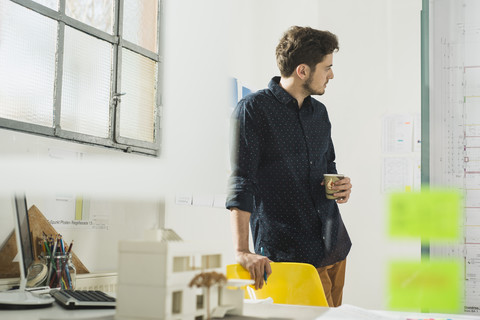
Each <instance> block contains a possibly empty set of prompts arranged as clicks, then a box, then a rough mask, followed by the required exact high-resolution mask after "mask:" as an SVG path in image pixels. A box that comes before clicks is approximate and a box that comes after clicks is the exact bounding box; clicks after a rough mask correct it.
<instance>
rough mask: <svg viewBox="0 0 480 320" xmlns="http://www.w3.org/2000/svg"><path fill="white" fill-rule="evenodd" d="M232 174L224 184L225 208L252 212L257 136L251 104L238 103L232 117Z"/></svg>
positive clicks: (256, 162) (258, 148) (259, 140)
mask: <svg viewBox="0 0 480 320" xmlns="http://www.w3.org/2000/svg"><path fill="white" fill-rule="evenodd" d="M231 127H232V133H231V138H232V140H231V153H230V161H231V166H232V174H231V176H230V178H229V182H228V196H227V201H226V207H227V209H230V208H234V207H236V208H238V209H240V210H243V211H248V212H252V211H253V209H254V202H255V194H256V191H257V180H256V176H257V170H258V166H259V162H260V146H261V134H260V126H259V119H258V116H257V115H256V114H255V110H253V108H252V105H251V104H250V103H248V102H247V101H245V100H241V101H240V102H239V103H238V105H237V107H236V108H235V111H234V112H233V115H232V126H231Z"/></svg>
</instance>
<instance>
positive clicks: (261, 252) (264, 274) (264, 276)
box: [260, 247, 267, 284]
mask: <svg viewBox="0 0 480 320" xmlns="http://www.w3.org/2000/svg"><path fill="white" fill-rule="evenodd" d="M260 254H261V255H262V256H265V254H264V253H263V247H261V248H260ZM263 280H265V284H267V271H264V272H263Z"/></svg>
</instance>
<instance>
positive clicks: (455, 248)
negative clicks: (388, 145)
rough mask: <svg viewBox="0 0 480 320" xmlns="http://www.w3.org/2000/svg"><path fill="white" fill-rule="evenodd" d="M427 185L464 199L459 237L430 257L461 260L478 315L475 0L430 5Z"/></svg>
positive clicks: (478, 35) (479, 153) (468, 297)
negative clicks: (450, 190) (455, 191)
mask: <svg viewBox="0 0 480 320" xmlns="http://www.w3.org/2000/svg"><path fill="white" fill-rule="evenodd" d="M430 183H431V185H434V186H435V185H436V186H453V187H455V188H459V189H460V190H462V191H463V194H464V205H465V210H464V216H463V227H462V229H463V230H462V231H463V237H462V239H461V241H460V243H458V244H452V245H431V248H430V255H431V256H443V257H456V258H459V259H461V261H462V260H463V263H464V274H463V275H462V279H461V280H462V281H464V293H465V295H464V300H465V301H464V306H465V311H466V312H472V313H480V1H478V0H430Z"/></svg>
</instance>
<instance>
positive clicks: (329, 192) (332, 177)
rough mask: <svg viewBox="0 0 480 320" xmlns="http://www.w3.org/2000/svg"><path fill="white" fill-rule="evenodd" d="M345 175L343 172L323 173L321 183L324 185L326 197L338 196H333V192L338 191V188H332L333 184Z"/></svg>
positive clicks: (332, 198)
mask: <svg viewBox="0 0 480 320" xmlns="http://www.w3.org/2000/svg"><path fill="white" fill-rule="evenodd" d="M344 177H345V175H343V174H334V173H328V174H324V175H323V183H324V185H325V196H326V197H327V199H331V200H334V199H337V198H338V197H335V196H333V194H334V193H336V192H339V191H340V190H333V189H332V187H333V184H334V183H335V182H336V181H338V180H341V179H343V178H344Z"/></svg>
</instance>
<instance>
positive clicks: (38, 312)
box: [0, 303, 480, 320]
mask: <svg viewBox="0 0 480 320" xmlns="http://www.w3.org/2000/svg"><path fill="white" fill-rule="evenodd" d="M243 313H244V316H243V317H235V316H229V317H227V318H226V320H253V319H255V318H256V319H258V318H263V319H268V320H274V319H294V320H307V319H308V320H311V319H316V318H319V320H338V319H343V320H345V319H356V320H363V319H368V320H394V319H396V320H406V319H432V318H433V319H452V320H474V319H476V320H478V319H480V316H466V315H444V314H443V315H442V314H421V313H406V312H393V311H369V310H366V309H361V308H357V307H354V306H348V305H346V306H342V307H340V308H332V309H329V308H324V307H310V306H293V305H281V304H271V303H270V304H253V303H245V305H244V312H243ZM0 319H2V320H47V319H48V320H80V319H83V320H87V319H89V320H93V319H95V320H114V319H115V310H114V309H96V310H66V309H63V308H62V307H60V306H59V305H57V304H56V303H54V304H53V306H52V307H48V308H43V309H32V310H0Z"/></svg>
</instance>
